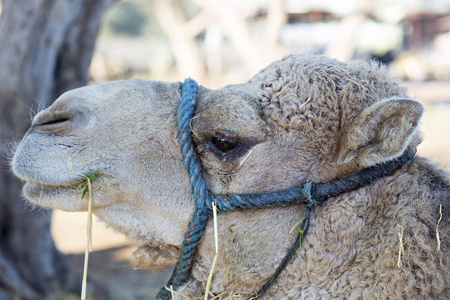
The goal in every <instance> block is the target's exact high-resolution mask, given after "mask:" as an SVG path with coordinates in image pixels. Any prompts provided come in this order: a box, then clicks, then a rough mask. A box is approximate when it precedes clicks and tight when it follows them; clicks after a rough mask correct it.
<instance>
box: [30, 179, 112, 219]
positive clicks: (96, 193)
mask: <svg viewBox="0 0 450 300" xmlns="http://www.w3.org/2000/svg"><path fill="white" fill-rule="evenodd" d="M24 181H25V183H24V185H23V188H22V194H23V196H24V197H25V198H26V199H27V200H29V201H30V202H31V203H34V204H36V205H38V206H42V207H47V208H53V209H60V210H64V211H86V210H87V205H88V200H87V199H88V197H87V195H84V194H85V193H84V192H83V186H82V185H83V183H85V182H86V181H85V179H83V178H81V176H80V178H77V179H76V180H71V181H69V182H46V181H36V180H24ZM107 181H108V180H107V179H105V178H104V176H99V177H96V178H95V181H94V182H93V184H92V205H93V208H99V207H102V206H105V205H109V204H110V202H111V200H107V201H105V199H103V197H101V196H102V195H103V194H105V193H106V194H111V193H110V190H111V189H112V187H111V186H110V184H108V183H107ZM83 196H84V197H83ZM99 197H100V198H99Z"/></svg>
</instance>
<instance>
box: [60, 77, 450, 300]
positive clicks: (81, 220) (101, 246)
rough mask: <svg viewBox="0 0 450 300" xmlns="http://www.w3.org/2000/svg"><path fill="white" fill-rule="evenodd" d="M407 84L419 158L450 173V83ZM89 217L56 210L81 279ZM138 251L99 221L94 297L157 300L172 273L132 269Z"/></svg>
mask: <svg viewBox="0 0 450 300" xmlns="http://www.w3.org/2000/svg"><path fill="white" fill-rule="evenodd" d="M406 85H407V86H408V88H409V90H410V91H411V94H412V95H413V96H415V97H416V98H417V99H418V100H419V101H421V102H423V103H424V104H425V106H426V108H427V111H426V113H425V115H424V117H423V119H422V125H421V130H422V132H423V133H424V138H425V139H424V142H423V143H422V144H421V145H420V146H419V149H418V151H419V155H421V156H426V157H429V158H431V159H433V160H434V161H436V162H438V163H440V164H441V165H442V166H443V167H445V168H447V169H448V170H450V151H449V150H450V134H449V131H450V82H420V83H414V82H412V83H411V82H410V83H407V84H406ZM86 218H87V216H86V213H66V212H61V211H55V212H54V214H53V222H52V233H53V236H54V239H55V242H56V245H57V247H58V249H60V250H61V251H62V252H64V253H67V254H69V259H70V263H71V271H72V272H74V274H78V275H81V274H82V269H83V260H84V249H85V245H86ZM133 250H134V248H133V247H132V246H131V245H129V243H128V242H127V241H126V239H125V238H124V237H123V236H121V235H119V234H118V233H115V232H113V231H112V230H111V229H109V228H107V227H106V226H105V225H104V224H102V223H101V222H99V221H98V219H96V218H95V217H94V222H93V252H92V253H91V255H90V259H89V272H88V282H89V284H88V288H89V291H90V292H91V293H92V292H93V293H94V294H96V296H95V297H94V298H92V299H99V300H101V299H107V300H116V299H124V300H141V299H142V300H143V299H154V297H155V295H156V293H157V291H158V290H159V288H160V287H162V286H164V284H165V283H166V281H167V280H168V278H169V276H170V274H169V273H170V271H166V272H163V273H158V274H151V273H150V272H148V271H146V270H133V269H131V268H130V267H129V266H128V259H129V257H130V255H131V253H132V252H133ZM80 278H81V276H80ZM80 286H81V282H80ZM74 299H75V298H74Z"/></svg>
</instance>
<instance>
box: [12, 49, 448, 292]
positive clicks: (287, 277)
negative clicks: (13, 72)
mask: <svg viewBox="0 0 450 300" xmlns="http://www.w3.org/2000/svg"><path fill="white" fill-rule="evenodd" d="M182 85H183V84H182V83H180V82H161V81H151V80H141V79H132V80H126V81H118V82H111V83H104V84H98V85H92V86H87V87H82V88H79V89H75V90H72V91H69V92H66V93H65V94H63V95H62V96H60V97H59V98H58V99H57V100H56V101H55V102H54V104H53V105H51V106H50V107H49V108H47V109H45V110H43V111H41V112H40V113H38V114H37V115H36V116H35V117H34V120H33V122H32V125H31V127H30V129H29V131H28V133H27V134H26V135H25V137H24V138H23V140H22V141H21V143H20V144H19V145H18V146H17V149H16V151H15V155H14V157H13V160H12V170H13V172H14V174H15V175H16V176H17V177H19V178H20V179H21V180H23V181H24V187H23V194H24V196H25V198H26V199H28V200H29V201H31V202H32V203H35V204H37V205H39V206H43V207H49V208H55V209H61V210H65V211H86V210H87V207H88V203H87V200H86V199H83V200H80V195H81V193H80V188H79V185H80V183H82V182H83V177H82V176H80V175H77V173H79V174H83V175H87V174H95V175H96V178H95V180H94V181H93V182H92V189H93V196H92V205H93V213H94V214H95V215H97V216H98V217H99V218H100V219H101V220H103V221H104V222H106V223H107V224H109V225H110V226H111V227H112V228H114V229H115V230H117V231H119V232H122V233H125V234H126V235H127V237H128V238H129V239H130V240H132V241H133V242H134V243H135V244H136V245H137V246H138V248H137V250H136V252H135V253H134V254H133V258H132V264H133V265H135V266H139V267H141V268H142V267H144V268H148V269H158V268H160V267H161V266H165V265H168V264H172V263H176V262H177V261H178V260H179V256H180V252H181V249H182V245H183V239H184V237H185V232H186V230H187V229H188V223H189V221H190V220H191V218H192V217H193V214H194V212H196V207H195V204H194V202H195V201H196V200H195V197H194V195H193V194H192V191H191V187H190V180H189V176H188V173H187V171H186V169H185V166H184V163H183V159H182V154H181V153H180V145H179V142H178V137H179V135H180V133H179V131H178V125H177V109H178V106H179V103H180V99H181V98H182V96H183V95H182ZM196 95H197V96H196V102H197V103H196V107H195V112H194V116H193V117H192V119H191V120H190V121H189V127H190V129H191V135H192V140H193V147H194V149H195V157H196V159H197V160H198V163H199V165H200V168H201V175H202V176H203V178H204V180H205V181H206V187H207V190H208V193H210V194H211V195H237V194H261V193H271V192H277V191H283V190H287V189H292V188H296V187H302V186H304V185H305V183H306V182H310V181H312V182H314V183H327V182H333V181H335V180H337V179H339V178H343V177H345V176H347V175H349V174H353V173H355V172H360V171H361V170H364V169H366V168H370V167H374V166H378V165H380V164H383V163H386V162H389V161H391V160H393V159H395V158H397V157H399V156H400V155H402V153H404V152H405V151H406V150H407V149H414V148H416V147H417V145H418V144H420V142H421V140H422V138H421V134H420V132H419V130H418V126H419V124H420V119H421V116H422V114H423V111H424V108H423V106H422V104H420V103H419V102H418V101H416V100H414V99H413V98H411V96H409V95H408V92H407V90H406V89H405V88H404V87H402V86H401V85H400V83H399V82H398V81H397V80H396V79H394V78H392V77H391V76H390V75H389V74H388V72H387V70H386V69H385V68H383V67H381V66H379V65H378V64H376V63H371V64H370V63H363V62H348V63H343V62H339V61H336V60H333V59H330V58H327V57H325V56H320V55H319V56H317V55H299V54H293V55H289V56H286V57H285V58H283V59H281V60H279V61H276V62H274V63H272V64H270V65H269V66H267V67H266V68H265V69H263V70H261V71H260V72H259V73H258V74H256V75H255V76H253V77H252V78H251V79H250V80H249V81H248V82H247V83H243V84H236V85H229V86H225V87H223V88H221V89H218V90H211V89H207V88H205V87H202V86H199V87H198V90H197V92H196ZM68 157H69V159H70V162H71V163H72V166H73V170H74V171H76V172H77V173H75V172H72V171H70V170H69V168H68V166H67V164H68ZM449 204H450V181H449V177H448V173H446V172H445V171H444V170H443V169H441V168H439V167H437V166H436V165H434V164H433V163H432V162H430V161H429V160H428V159H426V158H422V157H419V156H417V155H416V156H415V157H414V158H412V159H411V160H409V161H408V162H406V163H404V164H403V165H402V166H400V167H399V168H398V169H397V170H395V171H394V172H392V174H389V175H387V176H384V177H381V178H379V179H377V180H375V181H373V182H371V183H369V184H367V185H364V186H362V187H360V188H358V189H356V190H353V191H349V192H346V193H342V194H339V195H336V196H333V197H331V198H329V199H327V200H326V201H325V202H324V203H323V204H322V205H318V206H316V207H315V208H313V209H312V210H311V215H310V226H309V230H308V233H307V235H306V236H305V237H304V239H303V240H302V242H301V245H298V249H297V250H296V251H295V253H294V254H293V257H292V258H291V259H290V261H289V262H288V263H287V265H286V267H285V268H284V269H283V270H282V271H281V272H280V274H279V276H278V278H277V279H276V281H275V282H274V283H273V284H271V285H270V287H269V288H268V290H267V292H266V293H265V294H264V295H258V299H331V298H335V299H344V298H345V299H360V298H363V299H387V298H394V299H400V298H405V299H419V298H422V299H424V298H427V299H444V298H447V297H448V295H449V294H450V285H449V278H450V275H449V274H450V263H449V261H450V255H449V247H450V239H449V235H450V227H449ZM306 211H307V206H306V205H305V204H302V203H295V204H289V205H284V206H279V207H277V206H275V207H270V208H262V209H252V210H250V209H248V210H247V209H240V210H234V211H228V212H222V213H221V212H220V211H219V213H218V217H217V222H218V235H219V246H220V247H219V248H220V254H219V256H218V260H217V265H216V268H215V271H214V276H213V279H212V281H211V290H210V291H211V293H213V294H215V295H218V294H221V293H224V292H226V291H229V292H230V294H229V295H231V294H233V295H240V296H241V297H243V298H245V297H250V296H251V295H255V293H257V291H258V290H259V289H260V288H261V286H263V285H264V284H265V283H266V282H267V280H268V279H269V278H270V277H271V276H272V275H273V273H274V270H276V269H277V267H278V266H279V265H280V262H281V261H282V260H283V258H284V257H285V255H286V252H287V251H289V249H290V248H291V246H292V242H293V241H294V240H295V239H296V237H297V236H298V235H299V230H297V229H298V226H299V225H298V224H300V223H301V222H302V220H304V218H305V212H306ZM194 217H195V216H194ZM438 235H439V236H438ZM401 248H402V249H401ZM401 250H403V251H401ZM214 253H215V250H214V232H213V225H212V218H209V219H208V221H207V223H206V229H205V232H204V234H203V236H202V238H201V240H200V242H199V245H198V246H197V247H196V252H195V258H194V260H193V264H192V268H191V270H190V272H189V277H188V279H187V282H185V283H184V284H182V285H181V286H179V287H177V288H176V290H177V293H176V294H175V295H174V297H175V298H176V299H184V297H190V298H195V297H200V296H202V295H203V293H204V291H205V286H206V283H207V279H208V275H209V271H210V267H211V264H212V261H213V258H214ZM181 294H182V295H184V296H180V295H181ZM223 295H224V296H223V297H226V296H225V294H223ZM229 297H230V298H231V297H233V296H229Z"/></svg>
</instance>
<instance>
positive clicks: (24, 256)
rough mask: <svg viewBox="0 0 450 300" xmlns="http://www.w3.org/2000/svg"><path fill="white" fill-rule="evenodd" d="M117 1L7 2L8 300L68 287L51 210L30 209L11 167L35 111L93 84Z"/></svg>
mask: <svg viewBox="0 0 450 300" xmlns="http://www.w3.org/2000/svg"><path fill="white" fill-rule="evenodd" d="M113 1H114V0H95V1H93V0H77V1H70V0H33V1H29V0H3V1H2V14H1V17H0V45H2V51H0V157H1V159H0V169H1V170H0V299H1V300H3V299H39V298H44V297H52V296H55V295H56V293H57V292H58V291H60V290H62V289H64V288H66V287H67V286H66V285H67V279H68V269H67V262H66V258H65V256H64V255H62V254H61V253H60V252H59V251H58V250H57V249H56V248H55V245H54V243H53V240H52V237H51V234H50V218H51V212H50V211H41V210H36V209H33V208H32V207H30V205H29V204H27V203H26V202H25V201H24V200H23V199H22V198H21V196H20V190H21V184H20V182H18V180H17V179H15V178H14V177H13V176H12V174H11V172H10V171H9V165H8V162H7V161H8V160H9V158H10V156H11V153H12V150H13V148H14V145H13V141H17V140H19V139H20V138H21V137H22V136H23V134H24V133H25V132H26V130H27V128H28V126H29V124H30V116H29V115H30V113H31V112H30V110H31V111H33V110H36V109H37V108H38V107H42V106H48V105H50V104H51V103H52V102H53V100H54V99H56V98H57V97H58V96H59V95H60V94H61V93H62V92H64V91H66V90H68V89H72V88H74V87H78V86H82V85H85V84H86V83H87V72H88V67H89V64H90V59H91V56H92V52H93V48H94V43H95V38H96V35H97V32H98V27H99V23H100V20H101V16H102V14H103V12H104V11H105V10H106V9H107V8H108V7H109V5H110V4H111V3H112V2H113Z"/></svg>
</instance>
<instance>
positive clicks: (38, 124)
mask: <svg viewBox="0 0 450 300" xmlns="http://www.w3.org/2000/svg"><path fill="white" fill-rule="evenodd" d="M72 121H73V116H72V115H71V114H70V113H55V112H51V111H49V112H45V111H44V112H43V113H41V114H40V115H38V116H37V117H36V118H35V120H34V121H33V124H32V125H31V129H32V130H35V131H39V132H42V133H46V134H61V133H62V132H63V131H66V130H68V129H69V128H70V127H71V123H72Z"/></svg>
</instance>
